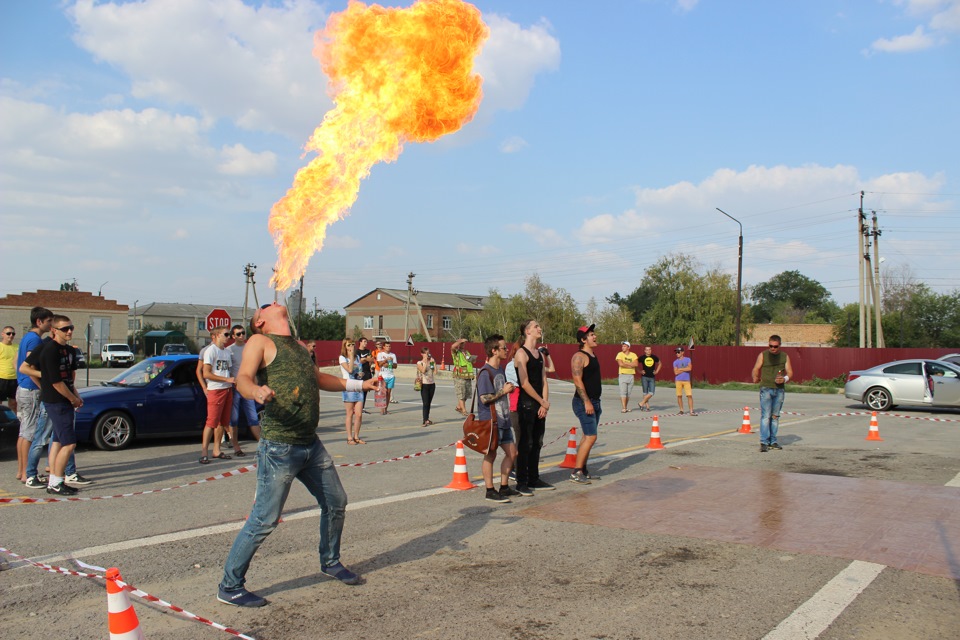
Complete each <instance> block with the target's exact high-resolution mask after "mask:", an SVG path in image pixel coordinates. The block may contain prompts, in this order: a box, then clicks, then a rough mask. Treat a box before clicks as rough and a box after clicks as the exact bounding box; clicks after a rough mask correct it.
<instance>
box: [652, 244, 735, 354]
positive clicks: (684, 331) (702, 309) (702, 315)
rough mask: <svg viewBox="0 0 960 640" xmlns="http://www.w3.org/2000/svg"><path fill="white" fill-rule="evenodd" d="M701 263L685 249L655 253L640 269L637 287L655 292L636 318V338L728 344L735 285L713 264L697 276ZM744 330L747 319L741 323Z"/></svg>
mask: <svg viewBox="0 0 960 640" xmlns="http://www.w3.org/2000/svg"><path fill="white" fill-rule="evenodd" d="M702 270H703V267H702V265H701V264H700V263H699V262H698V261H697V260H696V259H695V258H694V257H693V256H690V255H686V254H671V255H668V256H665V257H663V258H661V259H660V260H659V261H657V262H656V263H654V264H653V265H651V266H650V267H648V268H647V270H646V271H645V272H644V279H643V282H641V285H640V288H643V287H649V288H651V289H652V290H653V291H654V292H655V293H656V298H655V302H654V303H653V305H652V306H651V307H650V308H649V309H648V310H647V311H646V312H644V314H643V315H642V316H641V318H640V326H641V333H642V339H643V341H645V342H658V343H661V344H670V343H675V344H679V343H684V344H685V343H686V342H687V340H689V339H690V337H691V336H693V337H694V338H695V339H696V340H697V342H699V343H701V344H717V345H728V344H733V343H734V332H735V330H736V314H737V289H736V286H735V285H734V282H733V278H732V277H731V276H730V275H729V274H725V273H722V272H721V271H720V270H719V269H716V268H714V269H710V270H708V271H706V273H704V274H703V275H701V273H700V272H701V271H702ZM741 324H742V326H741V327H740V330H741V332H742V333H743V334H744V335H746V334H748V333H749V330H750V326H749V325H750V323H749V322H747V323H741Z"/></svg>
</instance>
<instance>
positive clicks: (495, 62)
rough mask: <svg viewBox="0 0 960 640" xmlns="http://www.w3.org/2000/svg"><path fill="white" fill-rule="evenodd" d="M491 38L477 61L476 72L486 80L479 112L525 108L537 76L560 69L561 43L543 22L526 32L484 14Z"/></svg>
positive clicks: (504, 20)
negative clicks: (524, 105)
mask: <svg viewBox="0 0 960 640" xmlns="http://www.w3.org/2000/svg"><path fill="white" fill-rule="evenodd" d="M483 19H484V21H485V22H486V23H487V25H488V26H489V27H490V38H489V39H488V40H487V41H486V42H485V43H484V45H483V50H482V51H481V53H480V55H479V56H478V57H477V61H476V65H475V69H476V71H477V72H478V73H479V74H480V75H481V76H483V102H482V103H481V106H480V110H481V111H486V112H490V113H492V112H494V111H499V110H507V111H511V110H515V109H519V108H520V107H522V106H523V104H524V103H525V102H526V101H527V97H528V96H529V95H530V91H531V89H532V88H533V84H534V80H535V79H536V77H537V75H539V74H541V73H543V72H545V71H555V70H556V69H558V68H559V67H560V41H559V40H558V39H557V38H555V37H554V36H552V35H551V34H550V24H549V23H548V22H546V21H545V20H544V21H541V22H540V23H539V24H535V25H533V26H531V27H529V28H526V29H524V28H523V27H521V26H520V25H519V24H517V23H515V22H511V21H510V20H508V19H507V18H503V17H501V16H498V15H497V14H493V13H491V14H485V15H484V16H483Z"/></svg>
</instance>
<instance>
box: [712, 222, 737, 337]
mask: <svg viewBox="0 0 960 640" xmlns="http://www.w3.org/2000/svg"><path fill="white" fill-rule="evenodd" d="M715 209H716V210H717V211H719V212H720V213H722V214H723V215H725V216H727V217H728V218H730V219H731V220H733V221H734V222H736V223H737V225H738V226H739V227H740V238H739V243H738V245H737V247H738V248H737V327H736V332H737V335H736V340H735V344H736V345H737V346H738V347H739V346H740V315H741V313H740V312H741V304H742V303H743V225H742V224H740V221H739V220H737V219H736V218H734V217H733V216H732V215H730V214H729V213H727V212H726V211H724V210H723V209H721V208H720V207H715Z"/></svg>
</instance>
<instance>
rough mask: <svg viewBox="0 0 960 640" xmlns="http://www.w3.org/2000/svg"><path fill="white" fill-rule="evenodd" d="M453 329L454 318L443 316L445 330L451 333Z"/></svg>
mask: <svg viewBox="0 0 960 640" xmlns="http://www.w3.org/2000/svg"><path fill="white" fill-rule="evenodd" d="M451 329H453V316H443V330H444V331H450V330H451Z"/></svg>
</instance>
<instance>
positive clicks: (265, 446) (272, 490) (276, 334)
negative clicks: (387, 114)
mask: <svg viewBox="0 0 960 640" xmlns="http://www.w3.org/2000/svg"><path fill="white" fill-rule="evenodd" d="M251 326H253V327H256V329H257V333H258V335H253V336H250V339H249V340H248V341H247V344H246V346H245V347H244V349H243V361H242V362H241V363H240V373H239V374H238V375H237V387H238V388H239V389H240V395H242V396H243V397H244V398H246V399H248V400H254V401H256V402H261V403H264V404H265V405H266V408H265V410H264V416H263V422H262V423H261V425H260V426H261V439H260V446H259V447H258V448H257V493H256V497H255V498H254V503H253V509H252V511H251V512H250V516H249V517H248V518H247V521H246V523H245V524H244V525H243V528H242V529H241V530H240V532H239V533H238V534H237V537H236V539H235V540H234V542H233V546H232V547H231V549H230V554H229V555H228V556H227V560H226V562H225V563H224V567H223V578H222V579H221V581H220V585H219V588H218V592H217V600H218V601H220V602H223V603H224V604H230V605H234V606H238V607H262V606H263V605H265V604H267V601H266V600H265V599H263V598H261V597H260V596H258V595H257V594H255V593H252V592H250V591H248V590H247V589H246V588H244V583H245V582H246V573H247V569H248V568H249V567H250V562H251V561H252V560H253V556H254V554H255V553H256V552H257V549H259V548H260V545H261V544H263V541H264V540H265V539H266V538H267V536H268V535H270V533H272V532H273V530H274V529H276V528H277V523H278V522H279V520H280V514H281V512H282V511H283V505H284V503H285V502H286V500H287V496H288V495H289V493H290V485H291V484H292V483H293V480H294V478H296V479H297V480H299V481H300V482H302V483H303V485H304V486H305V487H306V488H307V490H308V491H309V492H310V493H311V494H312V495H313V496H314V497H315V498H316V500H317V504H318V505H319V506H320V546H319V552H320V572H321V573H322V574H324V575H326V576H329V577H331V578H334V579H335V580H338V581H340V582H342V583H343V584H350V585H355V584H360V583H361V582H362V580H361V578H360V576H358V575H357V574H356V573H354V572H353V571H350V569H348V568H347V567H345V566H343V564H342V563H341V562H340V537H341V535H342V533H343V523H344V519H345V517H346V511H347V494H346V492H345V491H344V490H343V485H342V484H341V483H340V476H339V475H337V468H336V465H335V464H334V462H333V457H332V456H331V455H330V453H329V452H328V451H327V450H326V448H325V447H324V446H323V443H322V442H321V441H320V439H319V438H318V437H317V425H318V423H319V421H320V393H319V392H320V391H321V390H322V391H334V392H343V391H364V390H370V389H373V388H375V387H376V382H374V381H373V380H366V381H361V380H348V379H344V378H339V377H336V376H333V375H330V374H329V373H323V372H321V371H320V370H319V369H317V367H316V366H315V365H314V364H313V362H312V361H311V360H310V355H309V354H308V353H307V350H306V349H305V348H304V347H303V345H301V344H300V343H299V342H297V340H296V339H295V338H294V337H293V336H292V335H291V334H290V322H289V319H288V317H287V309H286V307H283V306H282V305H279V304H277V303H273V304H268V305H263V306H262V307H261V308H260V309H257V310H256V311H255V312H254V314H253V319H252V320H251ZM258 378H259V381H258ZM261 383H262V384H261Z"/></svg>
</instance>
